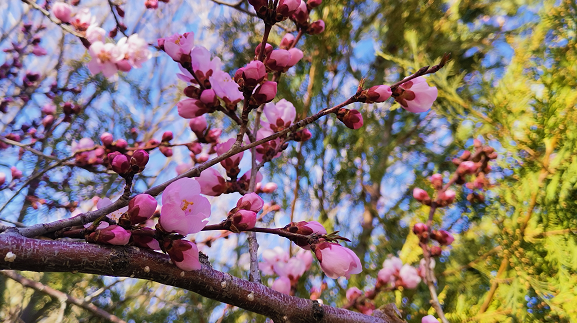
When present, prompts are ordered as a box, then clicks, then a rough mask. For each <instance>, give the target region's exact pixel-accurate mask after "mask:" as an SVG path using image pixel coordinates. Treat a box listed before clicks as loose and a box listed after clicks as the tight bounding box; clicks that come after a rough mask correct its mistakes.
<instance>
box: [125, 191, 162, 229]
mask: <svg viewBox="0 0 577 323" xmlns="http://www.w3.org/2000/svg"><path fill="white" fill-rule="evenodd" d="M157 205H158V203H157V202H156V199H155V198H154V197H152V196H151V195H148V194H138V195H136V196H135V197H134V198H133V199H131V200H130V202H129V203H128V216H129V218H130V223H131V224H132V225H135V224H138V223H142V222H144V221H146V220H148V219H150V218H151V217H152V216H153V215H154V212H155V211H156V206H157Z"/></svg>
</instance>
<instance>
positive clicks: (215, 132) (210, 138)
mask: <svg viewBox="0 0 577 323" xmlns="http://www.w3.org/2000/svg"><path fill="white" fill-rule="evenodd" d="M221 134H222V129H220V128H213V129H210V130H209V131H208V132H207V134H206V136H204V139H205V140H206V141H207V142H208V143H216V142H218V137H220V135H221Z"/></svg>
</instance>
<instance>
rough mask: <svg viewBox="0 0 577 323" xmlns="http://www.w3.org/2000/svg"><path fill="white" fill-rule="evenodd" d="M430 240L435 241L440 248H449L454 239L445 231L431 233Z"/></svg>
mask: <svg viewBox="0 0 577 323" xmlns="http://www.w3.org/2000/svg"><path fill="white" fill-rule="evenodd" d="M431 239H433V240H436V241H437V242H438V243H439V244H440V245H441V246H450V245H451V244H452V243H453V241H455V237H453V235H452V234H451V233H450V232H448V231H445V230H438V231H437V230H435V231H433V232H432V235H431Z"/></svg>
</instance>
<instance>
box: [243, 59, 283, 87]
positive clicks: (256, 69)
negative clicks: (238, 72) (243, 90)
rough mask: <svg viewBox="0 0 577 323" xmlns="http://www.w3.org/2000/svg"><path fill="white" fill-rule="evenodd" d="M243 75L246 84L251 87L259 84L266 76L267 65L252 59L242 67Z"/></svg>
mask: <svg viewBox="0 0 577 323" xmlns="http://www.w3.org/2000/svg"><path fill="white" fill-rule="evenodd" d="M242 76H243V79H244V82H245V85H247V86H249V87H254V86H257V85H258V84H259V83H260V82H262V81H263V80H264V78H265V76H266V67H265V66H264V64H263V63H262V62H261V61H258V60H257V61H251V62H250V63H248V64H247V65H246V66H245V67H243V68H242ZM275 92H276V91H275Z"/></svg>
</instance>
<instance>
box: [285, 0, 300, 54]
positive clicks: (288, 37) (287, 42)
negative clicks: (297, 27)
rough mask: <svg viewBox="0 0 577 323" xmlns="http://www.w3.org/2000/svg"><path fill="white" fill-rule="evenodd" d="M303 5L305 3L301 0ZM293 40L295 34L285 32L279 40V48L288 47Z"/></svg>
mask: <svg viewBox="0 0 577 323" xmlns="http://www.w3.org/2000/svg"><path fill="white" fill-rule="evenodd" d="M303 4H304V5H305V8H306V3H304V2H301V6H302V5H303ZM294 42H295V36H294V35H293V34H290V33H287V34H285V35H284V36H283V38H282V40H281V41H280V48H282V49H289V48H290V47H291V46H292V45H293V44H294Z"/></svg>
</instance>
